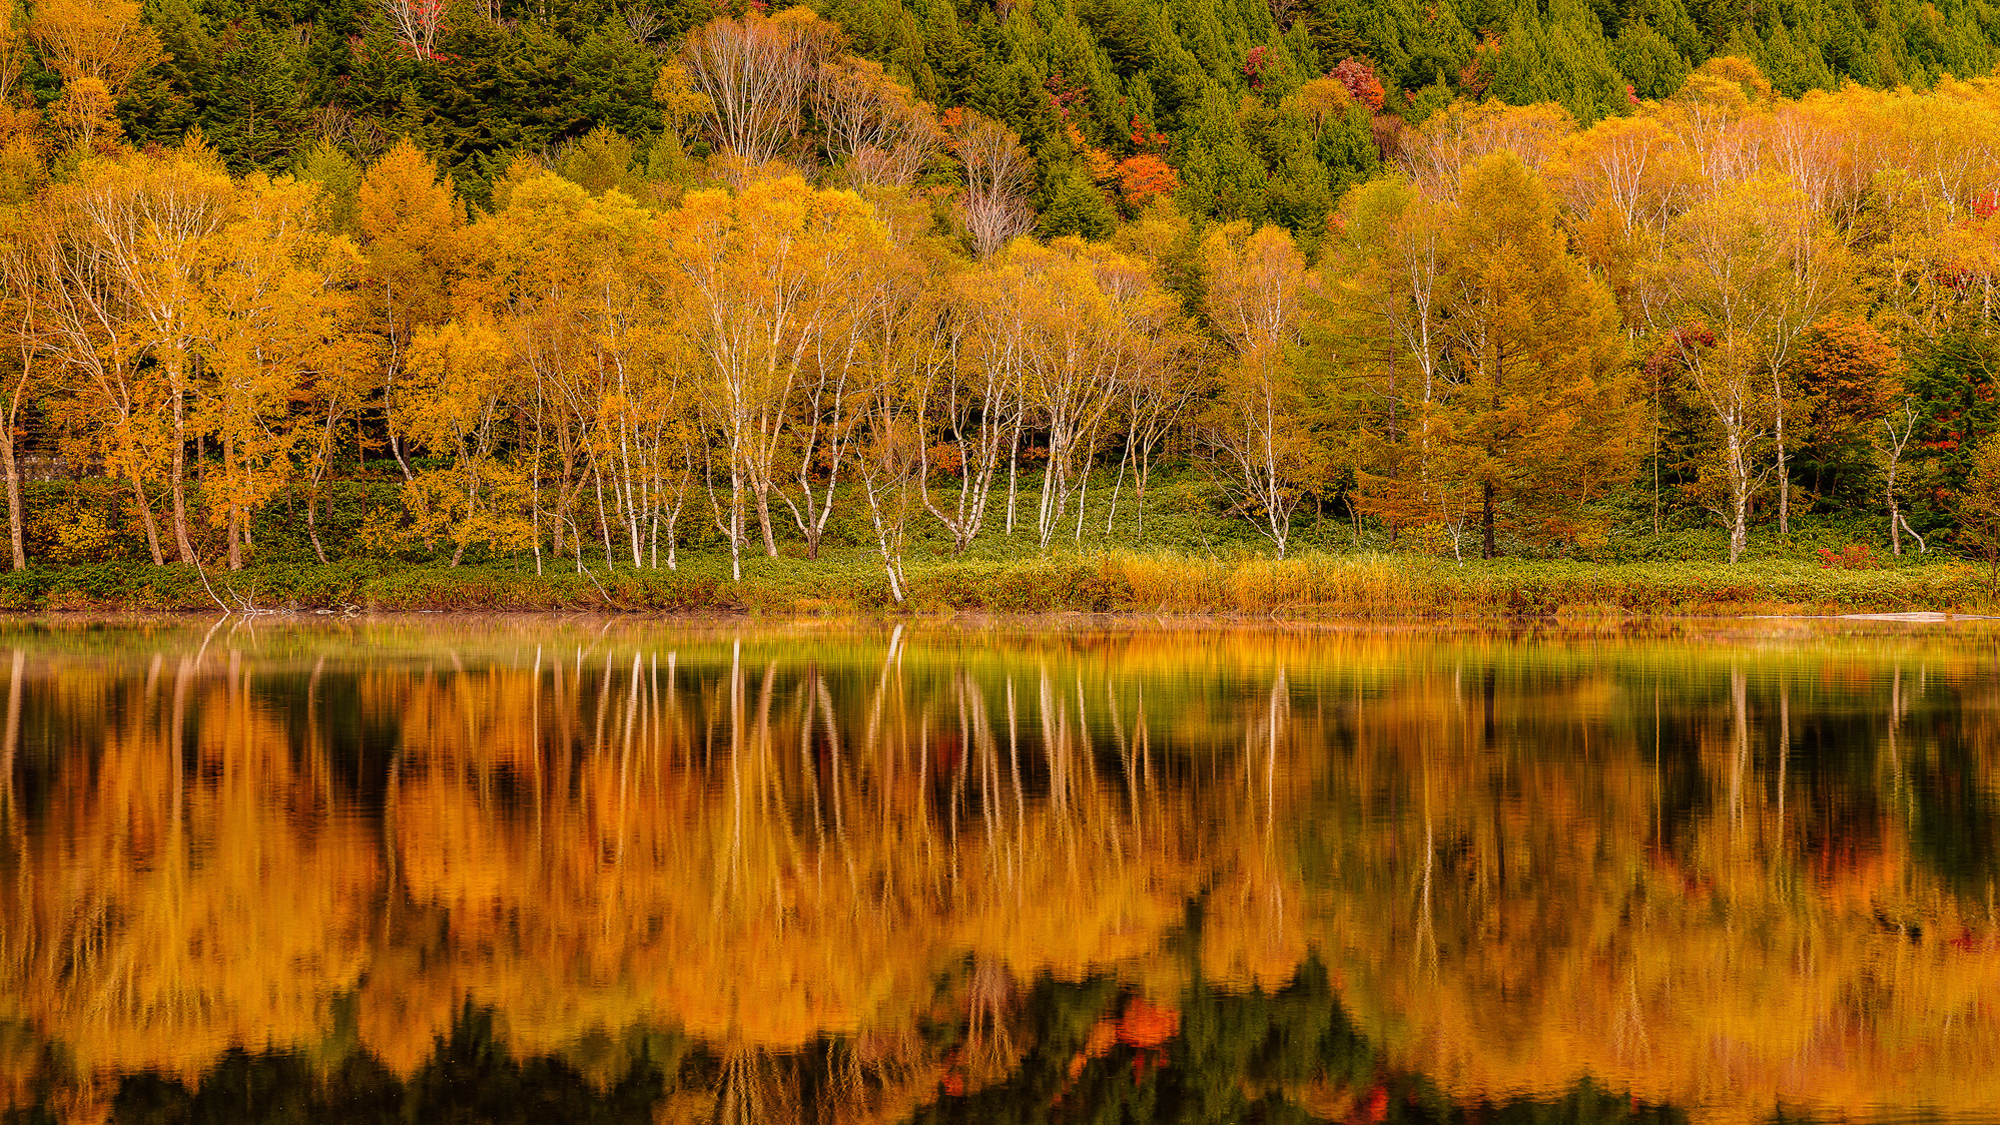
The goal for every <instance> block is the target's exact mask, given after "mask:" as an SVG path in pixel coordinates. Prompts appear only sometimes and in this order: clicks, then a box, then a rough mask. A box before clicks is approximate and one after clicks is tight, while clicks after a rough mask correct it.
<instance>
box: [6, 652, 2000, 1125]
mask: <svg viewBox="0 0 2000 1125" xmlns="http://www.w3.org/2000/svg"><path fill="white" fill-rule="evenodd" d="M9 645H11V646H12V647H6V646H9ZM94 646H95V647H94ZM135 651H136V652H140V653H143V655H140V656H137V657H134V656H132V655H130V653H132V652H135ZM0 652H5V653H6V655H5V656H0V662H3V663H4V666H6V667H8V668H10V670H11V673H10V678H9V689H8V696H7V714H6V726H5V732H6V733H5V742H4V754H5V756H6V761H7V766H8V768H7V769H6V770H5V771H4V773H0V776H3V777H4V778H5V782H4V789H0V816H4V823H5V827H6V831H7V835H8V845H7V847H6V849H5V851H4V854H0V876H4V879H0V882H4V888H0V895H4V898H0V925H4V931H3V932H0V939H4V940H0V973H4V980H0V1026H5V1025H7V1024H10V1023H11V1024H13V1025H15V1026H17V1027H25V1028H29V1029H32V1037H31V1038H30V1039H23V1037H22V1036H20V1035H19V1034H11V1033H10V1037H6V1038H0V1051H4V1052H6V1054H5V1057H4V1058H0V1096H5V1097H11V1098H13V1099H14V1102H15V1103H16V1104H18V1103H19V1102H20V1101H21V1100H22V1099H24V1098H26V1097H27V1096H28V1088H29V1086H30V1085H31V1084H32V1078H33V1071H34V1068H35V1067H37V1066H39V1065H41V1063H40V1059H41V1044H48V1043H53V1044H59V1045H60V1046H61V1048H62V1050H63V1052H64V1055H63V1058H64V1060H65V1062H64V1065H65V1066H66V1068H67V1069H68V1072H69V1074H70V1075H71V1077H72V1078H73V1079H74V1080H75V1081H76V1082H77V1083H78V1088H79V1089H80V1090H82V1091H84V1093H82V1094H79V1095H78V1096H77V1098H76V1100H75V1102H74V1104H73V1106H72V1114H71V1115H72V1116H73V1117H76V1118H78V1119H87V1118H90V1117H92V1116H101V1115H102V1105H101V1104H100V1103H99V1102H93V1101H92V1100H91V1097H90V1094H89V1091H90V1090H92V1089H93V1088H96V1087H97V1086H101V1084H102V1083H103V1082H105V1081H108V1080H109V1079H110V1077H112V1076H115V1075H116V1074H119V1073H127V1072H131V1071H135V1070H141V1069H157V1070H162V1071H166V1072H168V1073H172V1074H176V1075H180V1076H183V1077H184V1078H185V1079H187V1080H188V1081H190V1082H192V1081H195V1080H197V1079H199V1077H200V1076H201V1075H202V1073H203V1072H204V1071H205V1070H207V1069H208V1068H209V1067H210V1066H211V1065H212V1064H213V1063H214V1062H215V1060H216V1059H217V1058H218V1057H220V1056H221V1054H222V1053H223V1052H224V1051H226V1050H228V1049H229V1048H231V1047H232V1046H241V1047H245V1048H248V1049H252V1050H255V1049H263V1048H288V1049H297V1050H304V1051H308V1052H313V1051H319V1050H323V1049H326V1048H328V1046H329V1043H330V1041H331V1040H332V1039H334V1038H336V1037H338V1036H341V1035H348V1036H353V1037H355V1038H357V1039H358V1041H359V1043H360V1045H362V1046H364V1047H365V1048H366V1049H367V1050H369V1051H370V1052H372V1053H373V1054H375V1055H376V1056H378V1057H379V1058H381V1059H382V1060H383V1061H384V1062H385V1063H386V1064H387V1065H388V1066H389V1067H391V1068H392V1069H394V1070H397V1071H398V1072H400V1073H408V1072H409V1071H411V1070H413V1069H414V1068H415V1067H417V1066H418V1065H419V1064H420V1063H421V1062H422V1061H423V1060H424V1059H425V1058H426V1057H427V1056H428V1055H429V1054H430V1052H431V1050H432V1047H433V1043H434V1040H435V1038H436V1037H437V1036H440V1035H442V1034H444V1033H445V1032H446V1030H447V1029H448V1028H449V1027H450V1025H451V1023H452V1020H453V1018H454V1016H456V1015H458V1014H459V1013H460V1012H461V1011H462V1010H463V1008H464V1006H465V1005H466V1004H467V1003H468V1002H470V1003H471V1004H473V1005H475V1006H480V1007H487V1006H490V1007H492V1008H493V1009H494V1010H495V1011H496V1012H497V1013H498V1014H499V1017H500V1019H501V1020H502V1021H503V1023H504V1028H505V1035H506V1039H507V1042H508V1044H509V1046H510V1048H511V1049H512V1050H513V1051H515V1052H516V1053H518V1054H521V1055H523V1056H528V1055H540V1054H548V1053H555V1054H562V1053H565V1052H569V1053H572V1054H575V1053H577V1052H578V1050H579V1048H578V1045H579V1044H582V1043H584V1042H586V1041H588V1040H589V1039H590V1038H591V1037H592V1036H593V1035H595V1034H599V1033H604V1032H611V1033H619V1032H623V1031H625V1030H627V1029H631V1028H634V1027H659V1028H670V1029H673V1030H675V1031H677V1032H680V1033H683V1034H685V1035H688V1036H691V1037H693V1038H695V1039H697V1040H700V1041H702V1042H704V1043H705V1044H707V1045H709V1046H710V1047H711V1048H712V1049H713V1050H715V1051H716V1053H717V1055H718V1056H719V1057H720V1058H721V1059H722V1060H723V1074H722V1078H721V1081H720V1083H719V1085H718V1086H717V1087H716V1088H715V1089H714V1090H712V1091H708V1092H707V1093H705V1094H704V1095H702V1096H701V1097H700V1098H697V1099H695V1101H694V1102H689V1101H688V1099H687V1096H686V1095H682V1096H680V1099H679V1100H678V1101H676V1102H675V1103H674V1104H670V1105H665V1106H662V1107H661V1110H660V1113H661V1115H662V1118H663V1119H677V1118H686V1119H704V1120H710V1119H715V1118H717V1117H721V1118H724V1119H731V1120H745V1121H748V1120H781V1119H788V1118H791V1117H795V1116H799V1115H801V1113H802V1107H801V1106H800V1105H799V1104H798V1102H799V1099H800V1098H801V1097H802V1096H803V1095H802V1094H801V1093H800V1092H799V1087H798V1084H797V1082H796V1081H794V1080H792V1079H790V1078H788V1077H787V1072H786V1069H785V1066H786V1064H785V1062H784V1058H785V1056H787V1055H788V1054H790V1053H793V1052H798V1051H800V1050H803V1049H808V1048H811V1047H813V1046H814V1045H815V1044H819V1043H822V1042H823V1041H826V1040H828V1039H830V1038H831V1039H835V1040H838V1041H839V1042H841V1043H843V1044H845V1046H844V1047H843V1050H844V1051H845V1052H846V1054H845V1055H844V1063H843V1065H846V1066H849V1067H851V1068H852V1069H853V1070H854V1072H855V1074H856V1075H857V1078H856V1080H855V1081H854V1082H853V1083H852V1090H853V1092H854V1093H853V1097H852V1102H853V1104H852V1105H849V1106H846V1107H844V1108H843V1110H842V1111H841V1113H839V1114H838V1115H837V1116H839V1117H841V1118H843V1119H856V1120H859V1119H882V1120H893V1119H896V1118H898V1117H900V1116H902V1115H904V1114H906V1113H907V1112H908V1111H909V1110H910V1109H911V1108H912V1107H913V1106H915V1105H917V1104H919V1103H921V1102H924V1101H928V1100H930V1099H932V1098H934V1097H936V1096H937V1092H938V1090H939V1088H940V1083H943V1084H945V1086H946V1087H947V1088H950V1089H962V1088H967V1087H974V1088H976V1087H978V1086H979V1085H981V1084H983V1083H990V1082H993V1081H997V1080H999V1079H1001V1078H1002V1077H1004V1076H1005V1075H1006V1074H1007V1073H1008V1071H1009V1070H1010V1069H1011V1068H1012V1067H1013V1066H1014V1065H1015V1063H1016V1061H1017V1060H1018V1059H1019V1057H1020V1055H1021V1052H1022V1051H1023V1050H1024V1049H1025V1047H1026V1044H1025V1043H1023V1042H1022V1038H1021V1030H1020V1029H1021V1028H1022V1026H1023V1024H1022V1020H1021V1018H1020V1012H1019V1010H1018V1009H1019V1001H1020V999H1021V997H1022V996H1023V995H1024V991H1025V986H1026V985H1027V984H1028V983H1030V982H1031V981H1032V980H1033V979H1035V978H1036V977H1037V976H1038V975H1039V974H1044V973H1047V974H1053V975H1055V976H1056V977H1058V978H1061V979H1081V978H1083V977H1084V976H1086V975H1087V974H1090V973H1092V972H1098V971H1112V972H1115V973H1117V974H1119V975H1120V976H1121V977H1122V978H1123V979H1125V980H1126V981H1128V982H1129V983H1130V984H1131V985H1132V986H1133V987H1134V988H1136V990H1137V991H1138V992H1139V993H1141V994H1143V995H1144V996H1146V997H1148V998H1149V999H1151V1000H1152V1001H1153V1003H1154V1004H1155V1005H1156V1006H1157V1007H1158V1008H1159V1009H1160V1010H1161V1011H1163V1012H1168V1013H1171V1012H1172V1011H1173V1010H1174V1008H1175V1005H1176V1004H1177V1002H1178V998H1179V997H1180V996H1181V995H1182V992H1183V990H1184V988H1185V987H1186V986H1187V985H1188V984H1189V981H1190V975H1191V973H1199V974H1200V976H1201V977H1202V978H1203V979H1205V980H1206V981H1208V982H1209V983H1211V984H1221V985H1224V986H1229V987H1237V988H1247V987H1251V986H1261V987H1265V988H1272V987H1277V986H1279V985H1282V984H1283V983H1285V981H1287V980H1288V979H1289V978H1290V977H1291V975H1292V974H1293V972H1294V971H1295V969H1296V968H1297V967H1298V966H1299V965H1300V964H1301V963H1302V962H1303V961H1304V960H1305V959H1306V957H1307V956H1308V955H1309V953H1310V952H1312V951H1315V950H1317V951H1318V952H1319V954H1320V956H1322V957H1323V958H1324V959H1325V960H1327V961H1328V963H1329V964H1330V965H1331V966H1333V968H1334V970H1335V973H1336V979H1337V982H1338V984H1339V986H1340V988H1341V991H1342V995H1343V1002H1344V1003H1345V1005H1346V1006H1347V1007H1348V1009H1349V1010H1350V1012H1351V1013H1352V1014H1353V1016H1354V1018H1355V1019H1356V1020H1357V1022H1358V1024H1359V1026H1360V1027H1361V1029H1362V1030H1363V1031H1364V1032H1365V1033H1367V1034H1369V1035H1370V1036H1371V1037H1373V1038H1374V1039H1375V1040H1376V1042H1377V1043H1378V1044H1379V1045H1380V1047H1381V1049H1382V1050H1383V1051H1384V1052H1385V1054H1386V1057H1387V1060H1388V1061H1389V1062H1390V1063H1391V1064H1393V1065H1396V1066H1401V1067H1406V1068H1410V1069H1414V1070H1416V1071H1419V1072H1422V1073H1423V1074H1425V1075H1427V1076H1428V1077H1429V1078H1430V1079H1431V1080H1432V1081H1434V1082H1436V1083H1437V1084H1438V1085H1440V1086H1441V1087H1442V1088H1443V1089H1445V1090H1446V1091H1447V1092H1449V1093H1451V1094H1454V1095H1457V1096H1461V1097H1502V1096H1507V1095H1509V1094H1513V1093H1519V1092H1531V1093H1532V1092H1556V1091H1560V1090H1561V1089H1563V1088H1565V1087H1567V1086H1568V1085H1570V1084H1571V1083H1573V1082H1574V1081H1575V1080H1576V1079H1578V1078H1580V1077H1582V1076H1585V1075H1591V1076H1595V1078H1596V1079H1597V1080H1598V1081H1599V1082H1600V1084H1603V1085H1608V1086H1611V1087H1612V1088H1616V1089H1627V1088H1629V1089H1630V1090H1631V1091H1632V1092H1633V1094H1634V1095H1635V1096H1637V1097H1640V1098H1643V1099H1647V1100H1651V1101H1663V1102H1673V1103H1676V1104H1681V1105H1686V1106H1688V1107H1690V1108H1691V1109H1692V1110H1693V1111H1694V1112H1695V1116H1696V1117H1697V1118H1699V1119H1702V1120H1719V1121H1734V1120H1752V1119H1759V1120H1761V1119H1762V1118H1764V1117H1765V1116H1768V1113H1769V1110H1770V1107H1771V1106H1772V1105H1773V1104H1776V1103H1779V1102H1782V1103H1784V1104H1788V1105H1792V1104H1804V1105H1808V1106H1817V1107H1819V1108H1821V1109H1823V1110H1825V1111H1827V1112H1856V1113H1860V1112H1866V1111H1868V1110H1869V1109H1870V1108H1879V1107H1881V1106H1884V1105H1892V1106H1893V1105H1906V1104H1910V1103H1912V1102H1916V1101H1921V1102H1923V1103H1925V1104H1929V1105H1932V1106H1936V1107H1938V1108H1941V1109H1945V1110H1957V1111H1964V1112H1977V1111H1980V1110H1996V1109H2000V1019H1996V1013H1995V1011H1994V1004H1995V1001H1996V999H2000V927H1996V923H1995V918H1994V913H1993V911H1994V906H1993V890H1992V886H1991V882H1990V878H1988V877H1987V876H1984V875H1980V876H1979V878H1981V879H1986V881H1985V882H1976V883H1975V884H1971V885H1968V884H1966V882H1965V880H1963V879H1958V880H1956V881H1954V880H1953V879H1952V878H1951V875H1952V872H1951V871H1949V870H1944V869H1943V868H1942V867H1941V865H1940V864H1939V863H1937V862H1935V861H1932V862H1926V861H1924V860H1923V858H1922V857H1920V856H1918V855H1917V854H1915V851H1914V846H1913V844H1912V841H1913V840H1915V839H1917V838H1918V837H1919V835H1920V831H1919V830H1920V829H1921V828H1922V827H1923V826H1921V825H1919V824H1918V823H1917V821H1918V818H1920V817H1924V816H1935V815H1938V814H1939V811H1940V808H1939V806H1938V802H1936V801H1931V802H1930V803H1929V804H1928V805H1927V804H1925V802H1924V801H1923V800H1920V798H1921V797H1924V796H1925V795H1926V792H1927V791H1925V790H1924V789H1923V786H1924V785H1925V784H1927V782H1926V781H1925V779H1926V778H1933V779H1934V777H1935V775H1936V774H1937V773H1938V771H1939V770H1940V769H1947V770H1950V771H1959V772H1961V773H1962V772H1964V771H1966V770H1970V771H1971V772H1972V774H1973V777H1972V779H1971V782H1970V784H1971V785H1972V788H1971V789H1970V790H1968V791H1970V792H1975V793H1984V794H1985V795H1986V796H1987V797H1989V798H1990V797H1993V796H1994V792H1993V779H1994V778H1995V777H1996V776H2000V774H1996V772H1995V766H1996V762H1995V757H1996V755H2000V731H1996V730H1994V729H1993V724H1994V716H1995V715H1996V714H2000V706H1996V705H2000V691H1996V681H1995V679H1994V677H1993V674H1992V669H1991V664H1990V656H1989V655H1987V654H1985V653H1983V652H1982V651H1981V649H1980V648H1979V647H1978V646H1976V645H1970V644H1967V645H1959V646H1938V645H1935V644H1926V643H1924V642H1922V641H1909V640H1899V639H1894V638H1891V639H1888V640H1881V639H1873V640H1865V639H1864V640H1841V639H1824V638H1811V637H1808V638H1806V639H1804V640H1800V641H1795V642H1788V643H1785V644H1771V643H1767V642H1762V641H1749V640H1727V641H1724V642H1721V643H1714V642H1709V643H1701V644H1690V643H1686V642H1681V641H1663V642H1647V643H1627V642H1620V641H1596V642H1591V643H1579V642H1567V641H1556V642H1540V641H1535V640H1531V639H1530V640H1508V639H1503V638H1478V637H1474V638H1464V639H1447V640H1443V641H1425V640H1415V639H1412V638H1409V637H1404V636H1393V635H1384V634H1375V633H1336V632H1304V631H1301V632H1257V631H1233V632H1232V631H1205V632H1203V633H1201V634H1200V635H1199V636H1198V637H1195V636H1189V635H1186V634H1180V633H1172V632H1158V631H1153V632H1146V631H1140V632H1124V633H1111V634H1101V635H1099V634H1040V635H1038V634H1011V633H997V632H996V633H971V634H967V633H958V632H952V631H949V630H925V631H918V630H912V629H902V628H898V629H895V630H894V631H893V632H891V631H883V632H881V633H873V632H870V633H866V634H854V635H849V634H844V633H840V632H836V631H826V632H813V631H790V632H785V633H779V634H769V633H757V632H746V633H744V634H743V636H742V637H741V638H736V637H729V636H724V635H716V634H706V635H703V634H689V633H685V632H683V633H679V634H673V633H669V632H667V631H665V630H660V629H657V628H655V629H653V631H651V632H650V633H649V632H647V631H646V630H644V629H620V630H617V631H607V632H606V633H605V634H604V635H603V636H596V635H592V634H580V633H576V632H574V631H562V630H542V631H536V630H533V629H529V628H526V627H510V626H492V627H482V628H470V629H464V630H460V631H456V632H455V631H451V630H446V631H443V632H426V631H422V630H418V629H414V628H409V627H370V628H366V629H362V630H360V631H347V632H340V631H332V632H315V631H311V630H288V631H283V632H280V633H277V634H275V635H274V634H272V633H271V632H270V631H269V630H267V631H266V632H265V634H264V635H263V636H261V637H251V636H229V635H224V636H223V637H221V638H217V637H213V636H211V637H210V638H208V639H207V640H206V641H204V639H203V638H202V637H201V636H200V635H198V634H197V635H195V636H194V637H192V638H190V637H187V636H185V635H182V634H179V633H173V632H169V633H164V634H160V635H156V636H152V637H150V638H142V637H127V638H124V639H121V640H119V641H118V643H117V644H116V645H114V646H112V647H111V648H109V649H106V648H104V647H103V646H102V644H101V642H99V641H93V640H92V639H91V638H90V636H88V635H86V636H85V637H84V638H83V639H81V640H80V639H78V638H77V637H74V636H70V635H66V634H60V633H58V634H54V635H48V634H32V635H28V634H24V635H23V636H21V637H18V638H0ZM120 654H123V655H120ZM176 747H178V748H179V752H178V753H176V752H174V748H176ZM1968 755H1969V756H1968ZM1945 807H1946V808H1947V809H1948V806H1945ZM1191 903H1199V910H1200V917H1201V925H1200V927H1199V945H1198V948H1197V949H1195V951H1194V953H1193V956H1192V957H1190V956H1189V955H1188V953H1187V952H1186V950H1185V949H1184V948H1183V946H1184V945H1185V940H1184V937H1185V935H1184V934H1183V933H1182V931H1183V927H1184V926H1185V925H1186V922H1187V919H1188V918H1189V908H1190V904H1191ZM937 1020H945V1021H949V1022H953V1023H955V1024H957V1025H958V1026H960V1027H961V1028H963V1029H964V1030H965V1035H964V1044H963V1049H962V1050H961V1051H958V1052H956V1053H954V1054H951V1055H950V1056H948V1057H947V1056H943V1055H937V1054H935V1053H934V1052H933V1051H932V1049H931V1048H929V1047H927V1046H926V1045H925V1041H924V1040H923V1039H922V1037H921V1036H920V1034H919V1031H920V1028H921V1026H922V1025H923V1024H924V1023H925V1022H926V1021H937ZM586 1069H588V1067H586ZM864 1071H865V1072H866V1076H867V1078H866V1081H863V1080H862V1079H861V1077H860V1075H861V1074H862V1072H864ZM93 1084H96V1086H93ZM0 1104H3V1103H0Z"/></svg>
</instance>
